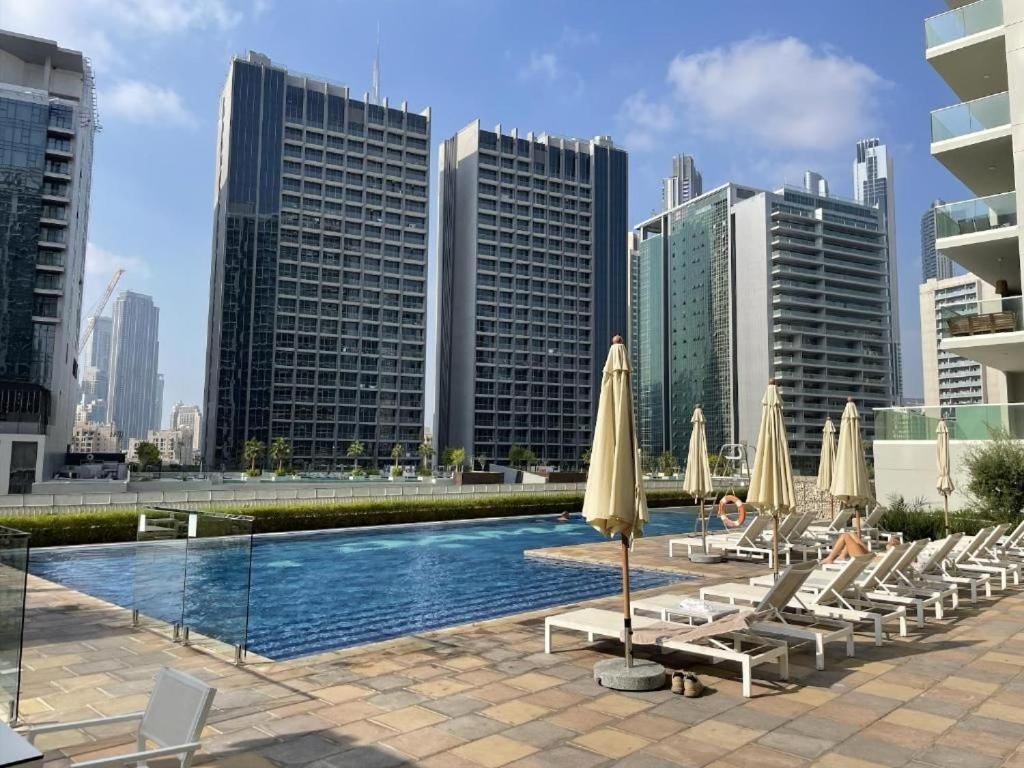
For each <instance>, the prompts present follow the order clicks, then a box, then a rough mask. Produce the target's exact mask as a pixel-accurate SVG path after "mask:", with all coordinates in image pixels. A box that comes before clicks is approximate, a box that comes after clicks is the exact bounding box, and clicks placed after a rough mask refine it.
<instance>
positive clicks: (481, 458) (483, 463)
mask: <svg viewBox="0 0 1024 768" xmlns="http://www.w3.org/2000/svg"><path fill="white" fill-rule="evenodd" d="M490 458H491V457H490V456H488V455H487V454H486V453H480V454H477V455H476V456H475V457H473V466H474V467H475V466H476V465H477V464H479V465H480V471H481V472H486V471H487V462H488V460H489V459H490Z"/></svg>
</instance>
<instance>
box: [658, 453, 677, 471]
mask: <svg viewBox="0 0 1024 768" xmlns="http://www.w3.org/2000/svg"><path fill="white" fill-rule="evenodd" d="M658 466H659V467H660V469H661V471H662V472H664V473H665V474H666V475H674V474H675V473H676V472H678V471H679V463H678V462H677V461H676V457H675V456H673V455H672V452H671V451H665V452H663V453H662V454H661V455H660V456H659V457H658Z"/></svg>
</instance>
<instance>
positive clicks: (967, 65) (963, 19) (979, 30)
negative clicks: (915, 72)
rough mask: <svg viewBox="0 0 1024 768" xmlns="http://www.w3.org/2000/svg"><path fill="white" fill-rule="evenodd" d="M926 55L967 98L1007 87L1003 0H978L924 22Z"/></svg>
mask: <svg viewBox="0 0 1024 768" xmlns="http://www.w3.org/2000/svg"><path fill="white" fill-rule="evenodd" d="M924 36H925V46H926V49H927V50H926V52H925V58H926V59H927V60H928V63H930V64H931V65H932V66H933V67H934V68H935V71H936V72H938V73H939V75H940V76H941V77H942V78H943V79H944V80H945V81H946V83H947V84H948V85H949V87H950V88H952V89H953V91H954V92H955V93H956V95H957V96H959V97H960V98H961V99H963V100H964V101H968V100H970V99H977V98H979V97H981V96H987V95H988V94H991V93H997V92H999V91H1005V90H1006V89H1007V77H1006V38H1005V35H1004V27H1003V4H1002V0H977V2H972V3H968V4H966V5H961V6H960V7H958V8H954V9H952V10H950V11H946V12H945V13H940V14H938V15H936V16H932V17H931V18H929V19H926V20H925V22H924Z"/></svg>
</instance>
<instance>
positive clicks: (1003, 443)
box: [964, 430, 1024, 523]
mask: <svg viewBox="0 0 1024 768" xmlns="http://www.w3.org/2000/svg"><path fill="white" fill-rule="evenodd" d="M964 466H965V468H966V469H967V472H968V474H969V475H970V478H971V479H970V480H969V481H968V483H967V490H968V491H969V492H970V494H971V495H972V496H974V497H975V498H976V499H977V500H978V502H979V506H980V507H981V510H983V511H984V512H985V513H987V514H988V515H989V516H991V518H992V519H993V520H994V521H997V522H1004V523H1017V522H1019V520H1020V518H1019V515H1020V513H1021V510H1022V509H1024V443H1021V442H1020V441H1019V440H1014V439H1013V438H1012V437H1011V436H1010V434H1009V433H1008V432H1007V431H1005V430H1002V431H999V432H996V433H994V434H993V435H992V439H991V440H989V441H986V442H984V443H981V444H979V445H977V446H975V447H974V448H972V449H971V450H970V451H969V452H968V453H967V457H966V458H965V460H964Z"/></svg>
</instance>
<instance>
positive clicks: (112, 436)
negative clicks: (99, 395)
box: [71, 406, 121, 454]
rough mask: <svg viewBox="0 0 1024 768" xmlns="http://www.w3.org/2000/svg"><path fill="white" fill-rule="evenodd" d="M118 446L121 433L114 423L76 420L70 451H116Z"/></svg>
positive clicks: (119, 446)
mask: <svg viewBox="0 0 1024 768" xmlns="http://www.w3.org/2000/svg"><path fill="white" fill-rule="evenodd" d="M79 407H81V406H79ZM120 448H121V435H120V433H119V432H118V431H117V426H116V425H114V424H91V423H89V422H78V423H76V424H75V428H74V431H73V432H72V433H71V453H84V454H90V453H117V452H118V451H119V450H120Z"/></svg>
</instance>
